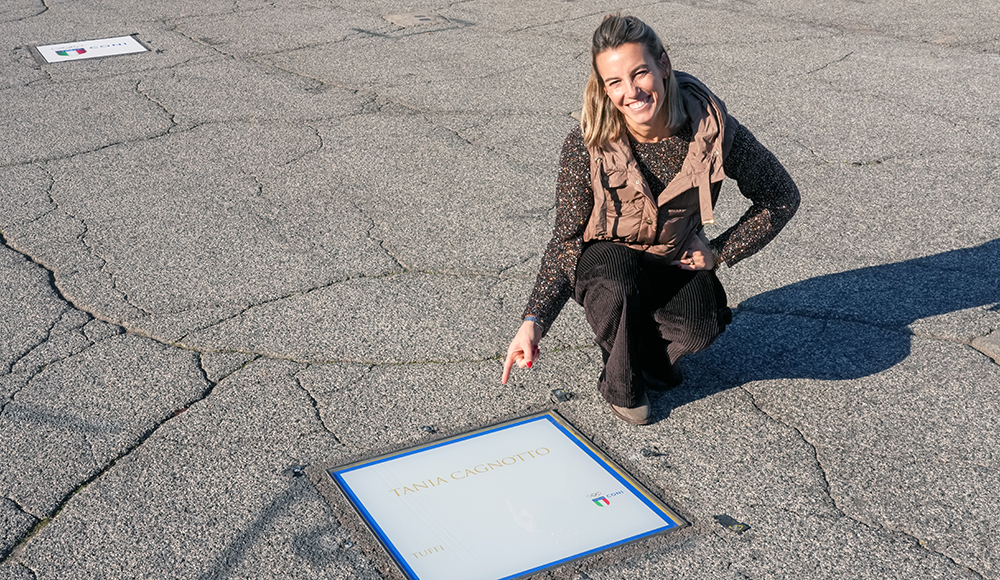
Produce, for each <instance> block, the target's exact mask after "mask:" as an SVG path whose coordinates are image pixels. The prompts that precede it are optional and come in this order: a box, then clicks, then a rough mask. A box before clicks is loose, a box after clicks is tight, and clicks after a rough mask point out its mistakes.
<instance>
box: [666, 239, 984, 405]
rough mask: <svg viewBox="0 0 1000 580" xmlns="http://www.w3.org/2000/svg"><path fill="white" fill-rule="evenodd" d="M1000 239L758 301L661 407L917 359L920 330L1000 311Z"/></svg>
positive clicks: (806, 284)
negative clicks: (954, 317)
mask: <svg viewBox="0 0 1000 580" xmlns="http://www.w3.org/2000/svg"><path fill="white" fill-rule="evenodd" d="M998 283H1000V239H997V240H992V241H989V242H986V243H985V244H982V245H980V246H975V247H972V248H966V249H961V250H953V251H950V252H944V253H941V254H935V255H932V256H927V257H924V258H916V259H913V260H907V261H905V262H897V263H895V264H886V265H883V266H873V267H869V268H860V269H858V270H851V271H848V272H842V273H839V274H829V275H826V276H819V277H816V278H811V279H809V280H804V281H802V282H797V283H795V284H791V285H789V286H785V287H783V288H778V289H776V290H771V291H769V292H765V293H763V294H759V295H757V296H754V297H752V298H750V299H748V300H746V301H744V302H743V303H742V304H740V306H739V308H738V309H736V311H735V315H734V319H733V323H732V324H731V325H729V327H728V328H727V329H726V331H725V332H724V333H723V334H722V335H721V336H720V337H719V338H718V340H716V342H715V344H713V345H712V347H711V348H709V349H708V350H706V351H703V352H700V353H697V354H695V355H691V356H689V357H686V358H685V360H683V361H681V368H682V369H683V370H684V373H685V378H686V380H685V383H684V384H683V385H682V386H681V387H679V388H676V389H674V390H672V391H668V392H667V393H664V394H663V396H661V397H660V398H659V400H657V402H656V404H655V406H656V407H657V413H656V414H657V415H659V416H660V417H661V418H663V417H665V416H666V415H668V414H669V411H670V410H671V409H673V408H676V407H678V406H680V405H683V404H686V403H688V402H691V401H694V400H697V399H700V398H703V397H706V396H708V395H711V394H713V393H716V392H719V391H723V390H726V389H729V388H732V387H735V386H739V385H743V384H746V383H749V382H751V381H758V380H767V379H820V380H845V379H856V378H860V377H864V376H868V375H872V374H874V373H878V372H880V371H884V370H886V369H888V368H890V367H892V366H894V365H896V364H898V363H899V362H901V361H903V360H904V359H905V358H906V357H907V356H909V354H910V341H911V339H912V338H913V332H912V331H911V330H910V329H909V328H908V326H909V325H910V324H912V323H913V322H915V321H917V320H921V319H924V318H928V317H932V316H936V315H941V314H946V313H949V312H955V311H958V310H964V309H968V308H974V307H981V306H990V307H991V308H990V309H991V310H994V311H996V310H997V309H998V303H1000V286H998Z"/></svg>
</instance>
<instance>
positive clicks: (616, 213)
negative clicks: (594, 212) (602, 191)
mask: <svg viewBox="0 0 1000 580" xmlns="http://www.w3.org/2000/svg"><path fill="white" fill-rule="evenodd" d="M608 194H609V196H610V197H611V203H609V204H608V208H607V212H608V224H609V225H610V226H611V227H610V228H609V229H610V230H611V231H610V232H608V233H610V234H611V238H612V239H614V240H617V241H622V242H630V243H631V242H635V241H636V240H638V239H639V227H640V224H641V221H642V210H643V206H644V204H645V199H644V196H643V194H642V192H641V191H637V190H636V189H635V188H633V187H631V186H626V185H625V184H624V183H622V187H618V188H609V189H608Z"/></svg>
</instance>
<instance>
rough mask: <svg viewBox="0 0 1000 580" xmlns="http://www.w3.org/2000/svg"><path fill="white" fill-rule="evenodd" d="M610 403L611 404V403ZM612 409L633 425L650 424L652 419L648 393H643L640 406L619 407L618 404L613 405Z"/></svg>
mask: <svg viewBox="0 0 1000 580" xmlns="http://www.w3.org/2000/svg"><path fill="white" fill-rule="evenodd" d="M608 404H609V405H610V403H608ZM611 411H612V412H613V413H614V414H615V415H618V417H619V418H620V419H622V420H624V421H627V422H629V423H631V424H633V425H648V424H649V421H650V416H649V415H650V413H649V397H648V396H647V395H646V393H643V394H642V400H641V401H639V406H638V407H619V406H617V405H611Z"/></svg>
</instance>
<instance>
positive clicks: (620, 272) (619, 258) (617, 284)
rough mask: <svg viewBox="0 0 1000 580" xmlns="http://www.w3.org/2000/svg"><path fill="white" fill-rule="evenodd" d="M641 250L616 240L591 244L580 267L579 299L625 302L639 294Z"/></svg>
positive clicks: (582, 302)
mask: <svg viewBox="0 0 1000 580" xmlns="http://www.w3.org/2000/svg"><path fill="white" fill-rule="evenodd" d="M640 272H641V261H640V253H639V252H637V251H636V250H633V249H631V248H627V247H625V246H622V245H620V244H615V243H612V242H597V243H595V244H592V245H590V246H588V247H587V248H586V249H585V250H584V252H583V255H582V256H580V260H579V263H578V266H577V272H576V278H577V279H576V286H577V301H578V302H580V304H583V305H584V306H586V303H587V301H590V300H594V299H598V300H600V301H601V302H610V303H613V304H624V303H625V302H626V301H627V300H629V299H630V298H631V297H634V296H637V295H638V292H639V282H640V280H641V275H640Z"/></svg>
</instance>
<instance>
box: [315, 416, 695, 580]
mask: <svg viewBox="0 0 1000 580" xmlns="http://www.w3.org/2000/svg"><path fill="white" fill-rule="evenodd" d="M535 421H548V422H550V423H551V424H552V425H553V426H554V427H556V428H557V429H558V430H559V431H561V432H562V434H563V435H564V436H565V437H566V438H567V439H569V440H570V441H571V442H572V443H574V444H575V445H576V446H578V447H579V448H580V449H581V450H582V451H583V452H584V453H586V455H587V456H589V458H590V460H591V461H593V462H594V463H596V464H597V465H599V466H600V467H601V468H603V469H604V470H605V471H606V472H607V473H608V474H609V475H611V476H612V477H614V478H615V479H616V480H617V481H618V482H619V483H621V484H622V485H623V486H624V487H625V488H626V489H627V490H628V491H629V492H630V493H631V494H632V495H633V496H634V497H636V498H637V499H639V500H640V501H641V502H642V503H643V504H644V505H645V506H646V507H647V508H648V509H649V510H651V511H652V512H653V513H655V514H656V515H657V516H659V517H661V518H663V520H664V521H665V522H667V523H666V524H665V525H664V526H662V527H659V528H657V529H654V530H651V531H648V532H644V533H640V534H638V535H633V536H631V537H627V538H621V539H619V540H617V541H615V542H611V543H607V544H604V545H601V546H598V547H595V548H593V549H589V550H586V551H584V552H580V553H576V554H573V555H570V556H566V557H562V558H559V559H557V560H553V561H551V562H547V563H544V564H540V565H536V566H533V567H531V568H527V569H524V570H522V571H519V572H517V573H515V574H511V575H506V576H497V578H496V580H513V579H515V578H525V577H528V576H533V575H539V574H542V573H550V574H552V573H553V572H554V571H555V570H557V569H560V568H566V567H567V565H568V564H572V565H576V566H579V565H580V564H581V563H583V562H590V561H599V560H604V559H605V557H606V556H608V555H610V554H615V553H622V554H631V553H633V552H634V550H635V548H636V547H638V546H640V545H642V544H643V543H644V542H649V541H651V540H653V539H654V537H657V536H660V537H662V536H663V534H665V533H667V532H671V531H676V530H680V529H682V528H685V527H687V526H689V523H688V522H687V521H686V520H685V519H684V518H683V517H681V516H680V515H679V514H678V513H677V512H676V511H675V510H673V509H672V508H670V507H669V506H667V504H666V503H665V502H664V501H663V500H662V499H660V497H658V496H657V495H656V494H655V493H654V492H653V491H651V490H650V488H649V486H647V485H646V484H644V483H642V482H641V481H640V480H639V479H637V478H636V477H635V476H633V475H632V474H630V473H629V472H628V471H627V470H626V469H624V468H623V467H622V465H621V464H620V463H619V462H617V461H615V460H614V459H613V458H612V457H610V456H609V455H608V454H607V453H606V452H605V451H603V450H602V449H601V448H600V447H598V446H597V445H596V444H595V443H594V442H593V441H592V440H591V439H590V438H588V437H587V436H585V435H584V434H583V433H581V432H580V431H579V430H578V429H577V428H576V427H574V426H573V425H572V424H571V423H570V422H569V421H568V420H567V419H566V418H565V417H563V416H562V415H560V414H559V413H558V412H556V411H555V410H554V409H550V410H546V411H542V412H535V413H532V414H529V415H524V416H520V417H516V418H513V419H509V420H506V421H503V422H499V423H495V424H492V425H487V426H484V427H480V428H474V429H471V430H468V431H463V432H460V433H457V434H454V435H451V436H447V437H444V438H441V439H437V440H434V441H429V442H426V443H422V444H418V445H414V446H410V447H405V448H402V449H397V450H395V451H391V452H388V453H383V454H380V455H377V456H375V457H368V458H364V459H358V460H354V461H350V462H346V463H341V464H336V465H335V466H333V467H323V468H322V470H321V472H319V471H318V470H317V469H311V470H310V472H311V475H312V477H313V480H314V482H315V483H317V485H318V487H320V489H321V491H324V494H325V495H326V496H327V498H328V499H330V500H332V503H333V504H334V507H335V508H339V511H341V512H344V511H345V510H344V508H345V507H349V510H348V511H350V512H351V515H353V516H354V518H355V519H356V520H357V522H360V523H361V524H363V525H361V526H358V525H356V523H355V522H351V523H355V525H351V524H350V523H348V522H344V521H343V520H342V523H344V524H345V525H347V526H348V527H351V528H355V529H356V530H357V531H360V528H364V529H365V531H366V532H367V533H366V535H367V536H368V537H369V538H370V539H371V540H374V542H369V544H371V543H374V544H375V545H377V548H376V550H377V552H380V553H381V555H382V556H383V557H381V558H379V557H378V555H379V554H377V553H370V554H369V555H372V556H375V559H376V565H377V566H378V567H379V568H380V569H382V570H381V571H382V572H387V571H389V570H386V569H385V568H386V566H385V564H390V566H389V568H390V569H391V571H392V572H395V573H396V574H394V575H396V576H397V577H398V578H402V579H405V580H432V579H431V578H429V577H427V576H426V575H423V576H421V575H418V574H417V573H416V572H415V571H414V570H413V569H412V568H410V566H409V565H408V564H407V563H406V560H405V558H404V557H403V556H402V554H401V553H400V552H399V550H398V549H397V548H396V547H395V545H394V544H393V542H392V541H391V540H390V538H389V537H388V535H387V534H386V532H385V531H384V530H383V529H382V528H381V526H380V525H379V523H378V522H377V521H376V519H375V518H374V517H373V516H372V515H371V514H370V513H369V512H368V510H367V509H366V508H365V507H364V503H363V502H362V501H361V500H360V499H359V498H358V497H357V495H356V494H355V493H354V492H353V491H352V489H351V486H350V485H349V484H348V483H347V482H346V481H345V480H344V477H343V474H345V473H348V472H350V471H353V470H357V469H361V468H364V467H370V466H372V465H377V464H379V463H384V462H389V461H392V460H393V459H399V458H401V457H405V456H409V455H413V454H417V453H421V452H425V451H428V450H431V449H435V448H439V447H443V446H446V445H450V444H453V443H456V442H460V441H466V440H469V439H474V438H476V437H481V436H484V435H488V434H490V433H495V432H497V431H502V430H504V429H509V428H512V427H517V426H519V425H524V424H526V423H530V422H535ZM328 465H329V464H328ZM317 479H319V480H321V481H317ZM331 488H332V489H336V491H337V493H336V498H334V497H331V496H332V494H331V493H330V491H329V490H330V489H331ZM336 500H339V501H336ZM362 543H363V544H364V543H365V542H363V541H362ZM369 548H370V546H369ZM366 551H369V552H372V550H371V549H369V550H366ZM379 564H381V565H379ZM557 575H558V574H557Z"/></svg>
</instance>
